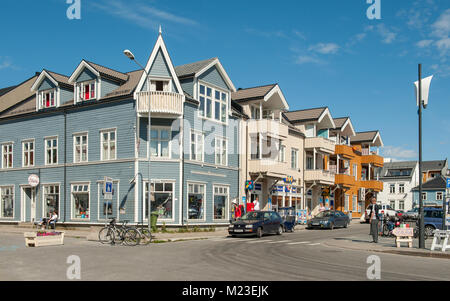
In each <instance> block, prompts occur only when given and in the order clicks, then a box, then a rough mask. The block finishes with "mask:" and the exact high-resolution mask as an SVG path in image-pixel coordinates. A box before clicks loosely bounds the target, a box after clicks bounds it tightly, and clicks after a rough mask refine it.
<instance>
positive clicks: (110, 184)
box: [105, 182, 113, 193]
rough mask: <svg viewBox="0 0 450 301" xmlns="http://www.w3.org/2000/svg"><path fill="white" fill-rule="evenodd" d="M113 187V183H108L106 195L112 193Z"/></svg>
mask: <svg viewBox="0 0 450 301" xmlns="http://www.w3.org/2000/svg"><path fill="white" fill-rule="evenodd" d="M112 186H113V183H112V182H106V187H105V190H106V191H105V192H106V193H112Z"/></svg>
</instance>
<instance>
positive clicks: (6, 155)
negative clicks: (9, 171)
mask: <svg viewBox="0 0 450 301" xmlns="http://www.w3.org/2000/svg"><path fill="white" fill-rule="evenodd" d="M12 167H13V144H12V143H8V144H3V145H2V168H12Z"/></svg>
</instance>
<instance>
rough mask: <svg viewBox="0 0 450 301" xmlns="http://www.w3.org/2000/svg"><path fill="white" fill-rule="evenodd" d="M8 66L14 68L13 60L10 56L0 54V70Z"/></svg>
mask: <svg viewBox="0 0 450 301" xmlns="http://www.w3.org/2000/svg"><path fill="white" fill-rule="evenodd" d="M7 68H13V64H12V63H11V60H10V59H9V58H8V57H1V56H0V70H2V69H7Z"/></svg>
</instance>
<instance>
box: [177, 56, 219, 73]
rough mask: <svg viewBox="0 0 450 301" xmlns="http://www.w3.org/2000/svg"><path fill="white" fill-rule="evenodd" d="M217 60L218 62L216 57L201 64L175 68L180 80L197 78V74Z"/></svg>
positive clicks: (200, 62)
mask: <svg viewBox="0 0 450 301" xmlns="http://www.w3.org/2000/svg"><path fill="white" fill-rule="evenodd" d="M215 60H217V58H216V57H214V58H211V59H207V60H203V61H199V62H195V63H190V64H185V65H181V66H177V67H175V72H176V74H177V76H178V77H179V78H183V77H192V76H195V74H197V73H198V72H200V71H201V70H203V69H205V68H206V67H207V66H209V65H210V64H211V63H212V62H214V61H215Z"/></svg>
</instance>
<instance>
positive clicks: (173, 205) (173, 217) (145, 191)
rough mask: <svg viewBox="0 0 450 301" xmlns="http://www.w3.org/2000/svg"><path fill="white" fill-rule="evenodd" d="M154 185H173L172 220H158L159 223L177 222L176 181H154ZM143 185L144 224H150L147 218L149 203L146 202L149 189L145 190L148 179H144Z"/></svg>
mask: <svg viewBox="0 0 450 301" xmlns="http://www.w3.org/2000/svg"><path fill="white" fill-rule="evenodd" d="M151 182H152V183H164V184H165V183H171V184H172V189H173V191H172V218H170V219H169V218H158V222H159V221H161V222H175V211H176V210H175V204H176V203H175V198H176V197H175V195H176V194H175V191H176V183H177V181H176V180H166V179H152V180H151ZM142 183H143V185H142V204H143V205H142V218H143V219H142V220H143V221H144V222H148V218H146V217H145V209H146V208H147V202H146V200H145V197H146V196H147V194H148V192H147V189H146V188H145V184H147V183H148V179H144V180H143V182H142Z"/></svg>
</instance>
